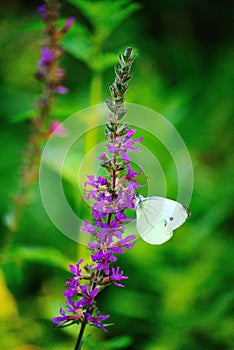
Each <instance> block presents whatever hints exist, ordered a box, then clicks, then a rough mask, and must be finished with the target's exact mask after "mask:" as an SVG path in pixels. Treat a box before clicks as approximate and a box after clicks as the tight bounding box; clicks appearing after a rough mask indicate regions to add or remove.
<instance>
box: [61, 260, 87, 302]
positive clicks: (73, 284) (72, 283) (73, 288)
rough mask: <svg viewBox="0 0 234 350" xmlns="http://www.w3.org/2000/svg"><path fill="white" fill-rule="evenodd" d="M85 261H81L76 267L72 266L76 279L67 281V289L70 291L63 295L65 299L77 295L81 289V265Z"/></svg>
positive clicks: (71, 269)
mask: <svg viewBox="0 0 234 350" xmlns="http://www.w3.org/2000/svg"><path fill="white" fill-rule="evenodd" d="M83 261H84V259H80V261H79V262H78V263H77V264H76V265H75V266H74V265H70V271H71V273H72V274H73V275H75V277H73V278H70V279H69V280H67V282H66V287H68V289H67V290H66V291H65V292H64V293H63V295H64V296H65V297H71V296H73V295H74V294H76V293H77V290H78V287H79V281H80V278H81V276H82V270H81V269H80V264H82V262H83Z"/></svg>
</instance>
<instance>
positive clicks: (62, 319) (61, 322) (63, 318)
mask: <svg viewBox="0 0 234 350" xmlns="http://www.w3.org/2000/svg"><path fill="white" fill-rule="evenodd" d="M59 312H60V315H61V316H57V317H53V318H52V321H53V323H55V324H56V325H57V326H58V327H62V326H63V325H64V323H66V322H67V321H68V316H66V313H65V311H64V310H63V309H62V306H61V305H60V310H59Z"/></svg>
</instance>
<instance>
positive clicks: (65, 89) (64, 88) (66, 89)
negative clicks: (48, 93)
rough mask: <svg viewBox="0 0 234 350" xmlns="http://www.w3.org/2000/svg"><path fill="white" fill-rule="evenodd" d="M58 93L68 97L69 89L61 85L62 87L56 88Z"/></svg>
mask: <svg viewBox="0 0 234 350" xmlns="http://www.w3.org/2000/svg"><path fill="white" fill-rule="evenodd" d="M56 92H57V93H58V94H61V95H66V94H67V93H68V88H66V87H65V86H62V85H60V86H58V87H57V88H56Z"/></svg>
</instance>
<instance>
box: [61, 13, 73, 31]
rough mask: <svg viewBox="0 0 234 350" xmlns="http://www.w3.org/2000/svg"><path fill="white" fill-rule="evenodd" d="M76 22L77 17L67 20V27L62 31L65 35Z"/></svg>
mask: <svg viewBox="0 0 234 350" xmlns="http://www.w3.org/2000/svg"><path fill="white" fill-rule="evenodd" d="M75 20H76V19H75V17H69V18H67V20H66V23H65V25H64V27H63V29H62V31H63V33H66V32H67V31H68V30H69V29H70V28H71V26H72V25H73V23H74V22H75Z"/></svg>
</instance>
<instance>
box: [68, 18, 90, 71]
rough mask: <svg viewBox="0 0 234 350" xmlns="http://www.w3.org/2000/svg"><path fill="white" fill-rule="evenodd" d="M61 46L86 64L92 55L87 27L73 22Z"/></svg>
mask: <svg viewBox="0 0 234 350" xmlns="http://www.w3.org/2000/svg"><path fill="white" fill-rule="evenodd" d="M62 46H63V48H64V49H65V50H66V51H67V52H69V53H70V54H71V55H72V56H74V57H75V58H78V59H80V60H81V61H84V62H85V63H86V64H88V62H89V60H90V58H91V56H92V45H91V34H90V33H89V31H88V29H87V28H86V27H84V26H83V25H81V24H80V23H77V22H75V23H74V24H73V26H72V29H71V30H70V31H69V32H68V33H67V34H66V35H65V37H64V38H63V40H62Z"/></svg>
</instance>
